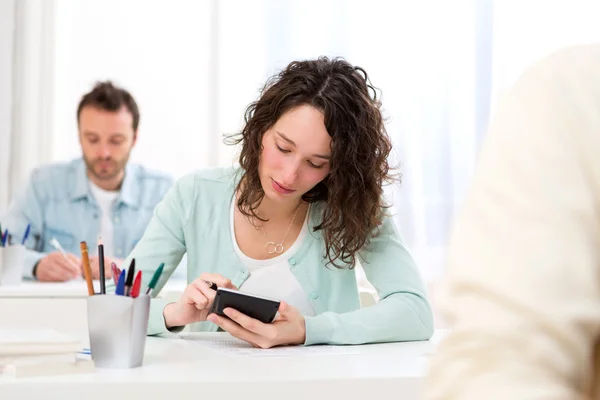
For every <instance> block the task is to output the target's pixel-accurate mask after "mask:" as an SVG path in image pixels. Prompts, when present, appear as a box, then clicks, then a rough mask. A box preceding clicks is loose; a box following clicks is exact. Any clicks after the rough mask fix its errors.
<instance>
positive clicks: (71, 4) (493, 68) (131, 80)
mask: <svg viewBox="0 0 600 400" xmlns="http://www.w3.org/2000/svg"><path fill="white" fill-rule="evenodd" d="M596 3H597V0H557V1H553V2H546V1H542V0H501V1H495V2H493V1H492V0H454V1H446V0H420V1H412V0H399V1H387V0H210V1H208V0H207V1H196V0H78V1H74V0H72V1H69V0H61V1H50V2H47V1H45V0H23V1H21V0H14V1H9V2H5V3H0V4H3V5H2V7H4V8H7V10H8V11H10V10H14V11H13V16H14V18H13V17H7V15H11V14H10V12H8V13H4V12H2V14H1V18H2V20H1V21H0V22H5V19H6V22H7V24H4V23H2V24H1V27H0V29H2V36H1V37H0V50H5V49H6V50H7V51H6V52H5V53H7V54H9V53H10V49H11V48H12V47H11V46H12V43H15V44H16V46H15V51H14V52H13V54H14V57H13V59H12V61H11V62H8V63H6V62H5V60H4V58H3V59H2V63H1V64H0V82H2V84H8V85H10V84H11V82H12V83H13V91H12V93H14V95H10V96H7V95H6V93H10V90H9V91H2V93H0V105H1V106H2V109H1V110H0V122H1V124H0V129H1V130H0V135H2V136H0V139H6V138H7V137H8V138H9V139H13V142H12V144H11V151H10V153H9V156H10V158H9V160H10V164H9V166H10V169H11V170H12V171H13V173H12V175H11V176H12V177H13V178H12V179H13V183H11V184H8V185H7V183H6V182H7V181H6V180H5V178H6V177H7V176H9V175H8V173H7V167H6V166H7V161H6V160H7V158H5V157H4V156H3V157H2V158H1V159H0V174H1V175H0V178H1V179H0V185H2V186H0V190H2V191H3V192H2V193H0V194H2V196H0V211H1V209H2V207H3V206H4V204H3V203H2V201H3V198H6V195H5V192H4V191H5V190H8V189H10V188H11V186H10V185H13V184H14V185H17V184H19V183H21V180H22V178H23V176H24V174H26V172H28V170H29V169H30V168H31V167H32V166H34V165H37V164H39V163H41V162H44V161H48V160H51V161H58V160H66V159H69V158H72V157H77V156H79V155H80V151H79V144H78V142H77V129H76V127H77V125H76V119H75V110H76V106H77V102H78V101H79V98H80V96H81V95H82V94H83V93H84V92H85V91H87V90H89V89H90V88H91V86H92V85H93V84H94V82H95V81H98V80H105V79H112V80H114V81H115V82H116V83H117V84H120V85H123V86H124V87H126V88H127V89H129V90H130V91H131V92H132V93H133V95H134V96H135V97H136V99H137V100H138V103H139V105H140V108H141V124H140V140H139V143H138V146H137V147H136V149H135V150H134V154H133V158H132V159H133V161H138V162H143V163H144V164H146V165H148V166H150V167H154V168H160V169H163V170H167V171H170V172H171V173H172V174H173V175H175V176H176V177H178V176H181V175H183V174H185V173H187V172H189V171H191V170H194V169H196V168H202V167H206V166H211V165H223V164H229V163H231V162H232V160H233V159H234V157H235V152H234V149H231V148H228V147H226V146H224V145H223V144H222V142H221V135H222V134H223V133H232V132H236V131H238V130H239V129H240V127H241V124H242V116H243V112H244V109H245V107H246V106H247V104H248V103H250V102H251V101H253V100H254V99H255V98H256V97H257V95H258V90H259V89H260V87H261V86H262V84H263V83H264V81H265V80H266V79H267V77H269V76H270V75H272V74H273V73H275V72H277V71H278V70H279V69H281V68H283V67H284V66H285V65H286V64H288V63H289V62H290V61H292V60H295V59H303V58H314V57H317V56H319V55H328V56H343V57H345V58H346V59H347V60H348V61H350V62H351V63H353V64H357V65H360V66H362V67H364V68H365V69H366V70H367V72H368V73H369V75H370V77H371V79H372V82H373V83H374V85H375V86H377V87H378V88H380V89H381V95H382V97H381V98H382V100H383V105H384V109H385V110H384V111H385V115H386V116H387V117H388V125H387V128H388V131H389V134H390V135H391V137H392V139H393V142H394V146H395V150H394V159H393V160H392V161H393V162H394V163H395V165H398V166H399V172H401V173H402V175H403V179H402V184H401V185H397V186H394V187H390V188H389V189H388V195H389V196H390V198H391V200H392V201H393V203H394V206H395V208H394V212H395V213H396V218H397V221H398V225H399V227H400V230H401V231H402V233H403V235H404V237H405V240H406V241H407V243H408V245H409V246H410V248H411V249H412V250H413V253H414V255H415V257H416V258H417V261H418V263H419V264H420V265H421V267H422V270H423V273H424V274H425V276H426V278H427V279H428V280H431V279H434V278H436V277H437V276H439V275H440V273H441V272H442V268H443V255H444V248H445V245H446V243H447V238H448V233H449V230H450V226H451V222H452V218H453V215H454V214H455V212H456V211H457V210H458V209H459V207H460V203H461V199H462V197H463V195H464V194H465V191H466V190H467V187H468V182H469V178H470V176H471V173H472V171H473V169H474V167H475V162H476V155H477V150H478V148H479V145H480V143H481V140H482V138H483V136H484V134H485V129H486V126H487V123H488V120H489V116H490V113H491V112H493V105H494V103H495V100H496V98H497V96H498V95H500V94H501V92H502V90H503V88H504V87H506V86H507V85H509V84H510V83H511V82H512V81H513V80H514V79H515V78H516V76H518V74H520V73H521V71H522V70H523V69H524V68H525V67H526V66H527V65H529V64H530V63H531V62H532V61H533V60H535V59H536V58H539V57H541V56H543V55H545V54H547V53H549V52H551V51H553V50H555V49H557V48H558V47H560V46H563V45H567V44H573V43H581V42H587V41H593V40H596V39H599V38H600V35H598V31H599V29H600V28H598V27H599V26H600V25H599V24H597V22H596V19H595V16H597V15H600V14H599V13H598V11H599V10H598V6H597V5H596ZM7 5H8V6H7ZM15 5H17V6H15ZM19 10H21V11H19ZM3 11H4V10H3ZM11 21H15V25H14V26H16V28H17V29H16V31H15V32H14V36H13V39H10V38H9V37H10V31H11V30H10V27H9V26H10V23H11ZM4 33H8V35H9V36H6V35H4ZM25 61H26V62H25ZM17 64H18V65H19V66H18V67H17ZM13 75H14V76H13ZM11 77H12V78H11ZM5 104H7V105H8V107H12V108H10V109H11V110H12V111H10V112H8V114H7V111H6V107H4V105H5ZM11 104H12V105H11ZM491 110H492V111H491ZM7 115H8V117H7ZM11 123H12V128H10V126H11ZM21 135H25V136H21ZM21 137H24V138H25V137H26V138H27V140H26V141H21V139H20V138H21ZM24 140H25V139H24ZM2 143H3V144H5V143H11V141H10V140H9V141H8V142H7V141H5V140H3V141H2ZM24 143H27V147H25V146H24V145H23V144H24ZM32 144H33V148H29V146H30V145H32ZM0 149H1V150H0V155H4V154H5V153H6V148H5V147H3V146H0ZM7 188H8V189H7ZM14 189H16V188H14Z"/></svg>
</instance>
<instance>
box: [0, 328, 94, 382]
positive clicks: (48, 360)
mask: <svg viewBox="0 0 600 400" xmlns="http://www.w3.org/2000/svg"><path fill="white" fill-rule="evenodd" d="M93 370H94V362H93V361H92V360H91V357H90V355H89V354H87V355H86V354H84V353H82V343H81V341H80V340H77V339H76V338H73V337H72V336H69V335H65V334H63V333H60V332H58V331H55V330H52V329H5V328H0V380H12V379H18V378H31V377H42V376H55V375H65V374H79V373H86V372H92V371H93Z"/></svg>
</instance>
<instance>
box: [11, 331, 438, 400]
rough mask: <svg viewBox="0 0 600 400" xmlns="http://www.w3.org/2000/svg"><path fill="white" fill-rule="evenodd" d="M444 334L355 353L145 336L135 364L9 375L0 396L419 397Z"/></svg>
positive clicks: (198, 335) (364, 399)
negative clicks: (247, 348)
mask: <svg viewBox="0 0 600 400" xmlns="http://www.w3.org/2000/svg"><path fill="white" fill-rule="evenodd" d="M444 334H445V332H436V336H434V340H432V341H428V342H413V343H389V344H378V345H366V346H358V347H357V349H358V351H359V352H360V354H346V355H314V356H311V355H307V356H294V357H238V356H230V355H227V354H225V353H222V352H221V351H219V350H214V349H210V348H206V347H204V346H202V345H201V344H200V343H198V341H199V340H210V339H222V338H227V337H229V336H228V334H226V333H188V334H183V335H181V337H176V336H174V335H173V337H172V338H158V337H149V338H147V342H146V354H145V359H144V365H143V366H142V367H141V368H135V369H130V370H102V369H97V370H96V372H94V373H91V374H81V375H65V376H59V377H53V378H35V379H22V380H16V381H14V382H7V383H2V384H0V398H2V399H5V398H6V399H20V398H43V399H65V398H69V399H71V398H80V399H86V400H88V399H111V400H112V399H128V400H129V399H132V398H133V399H162V398H178V396H180V397H179V399H190V398H199V399H230V398H231V399H233V398H235V399H248V398H250V399H255V398H256V399H264V400H266V399H278V400H281V399H286V400H287V399H340V400H349V399H362V400H367V399H373V398H378V397H379V398H387V397H389V398H396V399H403V400H411V399H419V398H420V392H421V385H422V381H423V377H424V374H425V371H426V363H427V355H428V354H431V353H432V352H433V351H434V348H435V346H436V344H437V342H438V341H439V339H440V338H441V337H442V336H443V335H444ZM182 337H188V338H190V339H194V340H185V339H182ZM167 396H168V397H167Z"/></svg>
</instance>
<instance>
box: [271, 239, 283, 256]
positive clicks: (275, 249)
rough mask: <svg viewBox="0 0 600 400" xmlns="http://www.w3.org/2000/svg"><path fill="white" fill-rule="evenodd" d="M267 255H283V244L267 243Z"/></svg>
mask: <svg viewBox="0 0 600 400" xmlns="http://www.w3.org/2000/svg"><path fill="white" fill-rule="evenodd" d="M267 253H269V254H275V253H277V254H281V253H283V245H282V244H281V243H279V244H275V242H267Z"/></svg>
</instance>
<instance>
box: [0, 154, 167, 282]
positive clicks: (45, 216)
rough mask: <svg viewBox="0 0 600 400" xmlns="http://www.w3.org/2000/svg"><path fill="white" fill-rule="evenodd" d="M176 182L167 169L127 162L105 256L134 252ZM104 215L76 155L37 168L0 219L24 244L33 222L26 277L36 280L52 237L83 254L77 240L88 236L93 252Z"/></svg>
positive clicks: (71, 250) (27, 244)
mask: <svg viewBox="0 0 600 400" xmlns="http://www.w3.org/2000/svg"><path fill="white" fill-rule="evenodd" d="M172 184H173V180H172V179H171V178H170V177H169V176H168V175H166V174H164V173H160V172H156V171H152V170H149V169H147V168H144V167H143V166H140V165H135V164H132V163H128V164H127V166H126V169H125V178H124V180H123V184H122V186H121V190H120V192H119V196H118V197H117V200H116V201H115V203H114V205H113V208H112V215H111V219H112V222H113V227H114V228H113V229H114V244H115V248H114V251H110V250H108V249H107V254H106V255H107V256H112V257H117V258H124V257H125V256H126V255H127V254H129V253H130V252H131V250H132V249H133V248H134V246H135V245H136V243H137V242H138V240H139V239H140V238H141V237H142V235H143V234H144V231H145V229H146V226H147V225H148V222H149V221H150V219H151V218H152V213H153V211H154V207H155V206H156V205H157V204H158V203H159V202H160V200H161V199H162V198H163V196H164V195H165V193H166V192H167V190H168V189H169V188H170V187H171V186H172ZM101 219H102V210H101V209H100V207H99V206H98V204H97V203H96V200H95V199H94V196H93V195H92V194H91V191H90V187H89V182H88V177H87V174H86V166H85V163H84V162H83V160H82V159H77V160H73V161H71V162H68V163H60V164H53V165H49V166H43V167H40V168H36V169H35V170H34V171H33V172H32V173H31V178H30V181H29V183H28V185H27V187H26V189H25V191H24V192H23V193H22V195H21V196H19V197H18V198H17V199H15V200H14V201H13V202H12V203H11V205H10V206H9V209H8V211H7V212H6V213H5V214H4V215H3V216H2V217H1V218H0V223H1V224H2V229H8V231H9V233H10V234H11V235H12V237H13V243H16V242H19V243H20V242H21V240H22V238H23V234H24V232H25V229H26V227H27V224H31V231H30V235H29V237H28V239H27V241H26V243H25V246H26V247H27V255H26V258H25V263H24V269H23V277H25V278H32V277H33V275H32V272H33V268H34V267H35V265H36V264H37V262H38V261H39V260H40V259H41V258H42V257H44V256H45V255H46V254H47V253H50V252H53V251H55V249H54V247H52V245H51V244H50V239H51V238H53V237H55V238H56V239H57V240H58V241H59V242H60V244H61V245H62V247H63V248H64V249H65V250H66V251H67V252H69V253H73V254H75V255H80V254H81V252H80V249H79V243H80V242H81V241H82V240H85V241H86V242H87V244H88V246H89V248H90V254H92V255H93V254H95V253H96V251H95V249H96V248H97V245H98V233H99V231H100V222H101ZM113 252H114V254H111V253H113Z"/></svg>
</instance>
